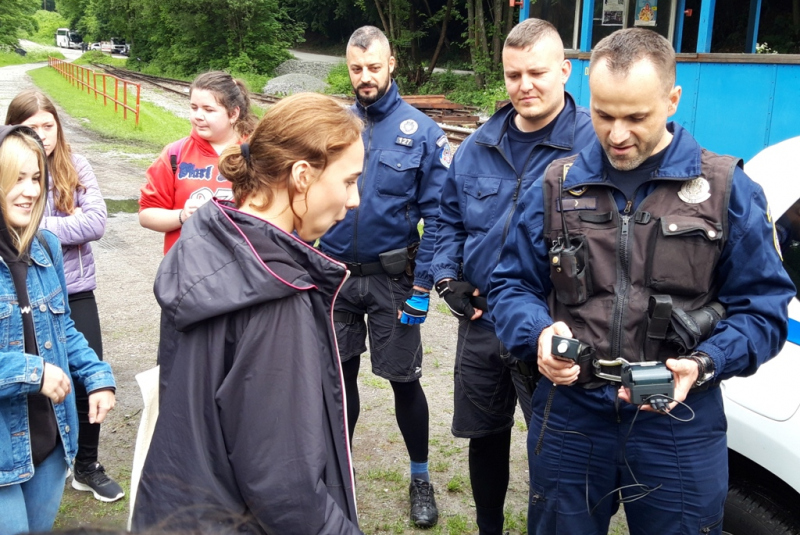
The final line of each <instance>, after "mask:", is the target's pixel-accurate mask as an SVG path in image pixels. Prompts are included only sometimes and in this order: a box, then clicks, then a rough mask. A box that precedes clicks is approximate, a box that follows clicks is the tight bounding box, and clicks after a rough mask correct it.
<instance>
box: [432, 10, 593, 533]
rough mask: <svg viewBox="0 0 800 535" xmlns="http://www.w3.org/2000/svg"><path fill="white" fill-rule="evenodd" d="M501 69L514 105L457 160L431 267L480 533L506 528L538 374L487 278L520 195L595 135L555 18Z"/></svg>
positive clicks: (516, 35) (517, 36)
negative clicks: (522, 356)
mask: <svg viewBox="0 0 800 535" xmlns="http://www.w3.org/2000/svg"><path fill="white" fill-rule="evenodd" d="M503 72H504V77H505V83H506V89H507V90H508V94H509V97H511V103H510V104H508V105H506V106H505V107H504V108H503V109H501V110H499V111H498V112H497V113H495V114H494V115H493V116H492V117H491V118H490V119H489V121H488V122H487V123H486V124H484V125H483V126H481V127H480V128H479V129H478V131H477V132H475V133H474V134H472V135H471V136H470V137H469V138H467V139H466V140H465V141H464V143H462V144H461V146H460V147H459V149H458V152H457V153H456V155H455V157H454V160H453V164H452V165H451V166H450V171H449V172H448V175H447V180H446V182H445V185H444V188H443V190H442V202H441V214H440V216H439V226H438V227H437V232H436V247H435V253H434V259H433V263H432V265H431V273H432V274H433V279H434V281H436V289H437V290H438V291H439V295H440V296H441V297H442V298H443V299H444V300H445V302H446V303H447V304H448V306H449V307H450V310H451V311H452V312H453V314H454V315H455V316H456V317H458V318H459V320H460V321H459V327H458V346H457V349H456V362H455V373H454V382H455V385H454V386H455V388H454V397H455V412H454V414H453V426H452V432H453V434H454V435H455V436H457V437H461V438H467V439H469V474H470V482H471V484H472V496H473V498H474V499H475V513H476V521H477V524H478V529H479V533H480V535H496V534H497V535H499V534H501V533H502V532H503V522H504V515H503V504H504V502H505V496H506V491H507V490H508V481H509V458H510V448H511V429H512V428H513V426H514V410H515V406H516V403H517V399H519V403H520V406H521V407H522V411H523V414H524V416H525V421H526V422H528V421H529V420H530V400H531V392H532V388H533V385H534V384H535V383H534V381H533V377H532V374H533V372H535V370H536V368H535V367H529V366H527V365H526V364H525V363H523V362H521V361H518V360H517V359H515V358H513V357H512V356H511V355H509V354H508V352H507V351H506V350H505V348H504V347H503V344H502V343H501V342H500V341H499V340H498V339H497V336H496V335H495V333H494V324H493V323H492V320H491V317H490V314H488V313H487V311H486V310H485V309H486V306H485V295H486V292H487V290H488V288H489V277H490V275H491V273H492V270H493V269H494V268H495V266H496V265H497V259H498V255H499V253H500V248H501V246H502V244H503V241H504V240H505V238H506V234H507V232H508V221H509V219H510V218H511V216H512V214H513V213H514V211H515V209H516V207H517V201H518V199H519V196H520V195H522V194H524V193H525V191H527V189H528V188H529V187H530V186H531V184H533V183H534V181H536V179H537V178H539V177H541V176H542V173H544V170H545V168H546V167H547V165H549V164H550V162H552V161H553V160H555V159H557V158H562V157H565V156H569V155H571V154H576V153H577V152H578V151H580V150H581V149H583V148H584V147H585V146H587V145H589V144H590V143H591V142H592V141H593V140H594V138H595V135H594V130H592V123H591V119H590V117H589V111H588V110H587V109H585V108H582V107H579V106H576V105H575V101H574V100H573V98H572V96H570V95H569V94H568V93H567V92H566V91H564V84H566V82H567V80H568V79H569V75H570V73H571V65H570V62H569V61H568V60H566V59H565V58H564V46H563V44H562V42H561V37H560V36H559V34H558V31H557V30H556V29H555V28H554V27H553V25H552V24H550V23H549V22H546V21H544V20H539V19H528V20H526V21H524V22H522V23H520V24H518V25H517V26H515V27H514V29H512V31H511V32H510V33H509V35H508V37H507V38H506V42H505V45H504V47H503ZM460 273H461V276H460V277H459V274H460Z"/></svg>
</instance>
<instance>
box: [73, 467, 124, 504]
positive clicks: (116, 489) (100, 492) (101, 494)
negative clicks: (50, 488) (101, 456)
mask: <svg viewBox="0 0 800 535" xmlns="http://www.w3.org/2000/svg"><path fill="white" fill-rule="evenodd" d="M72 488H73V489H75V490H83V491H86V492H91V493H92V494H94V497H95V498H96V499H98V500H100V501H101V502H115V501H117V500H119V499H120V498H122V497H123V496H125V492H123V490H122V487H120V486H119V484H118V483H117V482H116V481H114V480H113V479H111V478H110V477H108V476H107V475H106V469H105V468H103V465H102V464H100V463H92V464H90V465H89V468H87V469H86V470H85V471H81V470H78V469H77V468H75V470H74V473H73V475H72Z"/></svg>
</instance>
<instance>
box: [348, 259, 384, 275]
mask: <svg viewBox="0 0 800 535" xmlns="http://www.w3.org/2000/svg"><path fill="white" fill-rule="evenodd" d="M344 265H345V267H346V268H347V271H349V272H350V276H351V277H367V276H369V275H380V274H381V273H386V270H385V269H383V266H382V265H381V263H380V262H370V263H368V264H361V263H354V264H351V263H350V262H344Z"/></svg>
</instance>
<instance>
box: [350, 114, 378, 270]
mask: <svg viewBox="0 0 800 535" xmlns="http://www.w3.org/2000/svg"><path fill="white" fill-rule="evenodd" d="M364 116H365V117H366V118H367V127H368V128H369V137H368V138H367V148H366V150H365V151H364V167H362V169H363V170H364V171H366V170H367V169H369V155H370V151H371V150H372V131H373V130H374V128H373V126H374V123H373V121H372V120H371V119H370V117H369V112H367V110H366V109H365V110H364ZM367 176H368V173H362V175H361V189H359V190H358V198H359V199H363V198H364V184H365V183H366V182H367ZM360 208H361V203H359V205H358V207H357V208H356V215H355V217H354V219H353V262H355V263H358V212H359V210H360Z"/></svg>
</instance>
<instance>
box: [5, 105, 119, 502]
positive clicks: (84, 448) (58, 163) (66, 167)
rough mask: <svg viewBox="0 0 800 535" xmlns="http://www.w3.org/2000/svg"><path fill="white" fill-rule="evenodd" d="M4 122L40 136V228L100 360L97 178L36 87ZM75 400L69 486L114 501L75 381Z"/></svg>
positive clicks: (102, 206) (78, 324) (100, 203)
mask: <svg viewBox="0 0 800 535" xmlns="http://www.w3.org/2000/svg"><path fill="white" fill-rule="evenodd" d="M6 124H22V125H25V126H29V127H31V128H32V129H33V130H34V131H35V132H36V134H37V135H38V136H39V139H41V140H42V144H43V145H44V151H45V154H46V155H47V170H48V177H47V178H48V180H49V189H48V191H47V192H45V193H46V195H47V206H46V208H45V213H44V217H42V220H41V222H40V223H39V228H42V229H47V230H49V231H51V232H52V233H53V234H55V235H56V237H57V238H58V241H60V242H61V252H62V253H63V255H64V277H65V278H66V280H67V293H68V294H69V307H70V316H71V317H72V321H74V322H75V328H76V329H78V331H79V332H80V333H81V334H82V335H83V336H84V337H85V338H86V341H87V342H88V343H89V347H91V348H92V350H94V352H95V353H96V354H97V358H99V359H100V360H103V338H102V336H101V333H100V316H99V314H98V312H97V301H96V300H95V296H94V290H95V288H97V280H96V277H95V262H94V256H93V254H92V246H91V243H90V242H92V241H95V240H99V239H100V238H101V237H102V236H103V233H104V232H105V230H106V219H107V218H108V214H107V211H106V203H105V201H104V200H103V197H102V195H101V194H100V186H99V185H98V184H97V178H96V177H95V175H94V171H93V170H92V166H91V165H90V164H89V162H88V161H87V160H86V158H84V157H83V156H81V155H79V154H75V153H74V152H72V150H71V149H70V146H69V143H67V140H66V136H65V135H64V129H63V128H62V127H61V120H60V119H59V117H58V110H56V107H55V105H54V104H53V102H52V101H51V100H50V99H49V98H48V97H47V95H45V94H44V93H42V92H41V91H39V90H36V89H27V90H25V91H22V92H21V93H19V94H18V95H17V96H16V97H14V100H12V101H11V104H9V105H8V112H7V113H6ZM45 193H43V194H45ZM75 402H76V404H77V406H78V421H79V422H80V424H79V425H80V433H79V439H78V454H77V455H76V457H75V469H74V470H73V478H72V487H73V488H74V489H77V490H82V491H87V492H92V493H93V494H94V497H95V498H97V499H98V500H101V501H104V502H113V501H115V500H119V499H120V498H122V497H123V496H124V495H125V493H124V492H123V491H122V488H121V487H120V486H119V484H118V483H117V482H116V481H114V480H113V479H111V478H110V477H108V476H107V475H106V472H105V469H104V468H103V465H102V464H100V463H99V462H98V461H97V450H98V445H99V443H100V425H99V424H92V423H89V397H88V395H87V393H86V391H85V390H84V389H83V387H82V386H81V385H80V384H76V385H75Z"/></svg>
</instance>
